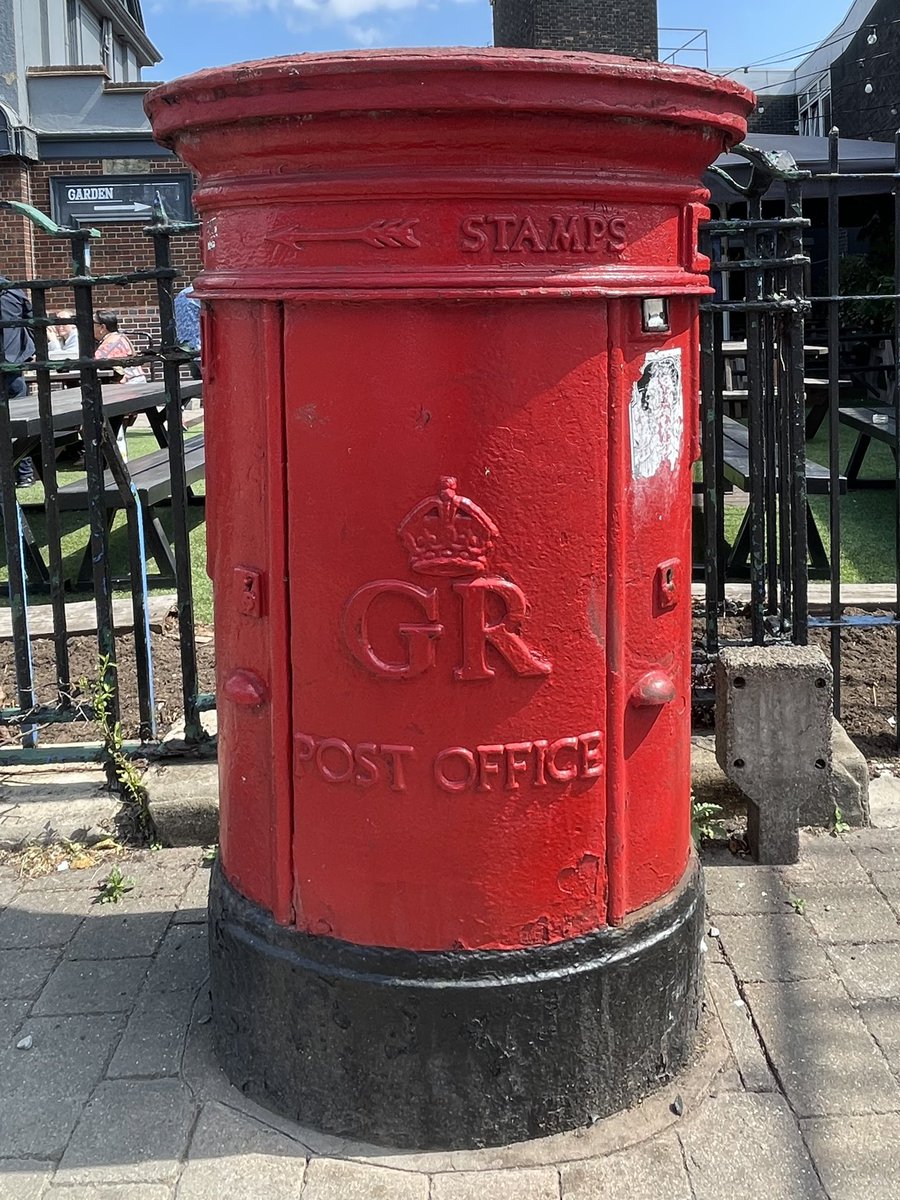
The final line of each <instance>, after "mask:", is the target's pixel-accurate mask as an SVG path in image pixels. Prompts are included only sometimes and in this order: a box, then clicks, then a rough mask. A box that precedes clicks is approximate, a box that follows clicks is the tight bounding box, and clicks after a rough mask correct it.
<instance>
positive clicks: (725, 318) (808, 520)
mask: <svg viewBox="0 0 900 1200" xmlns="http://www.w3.org/2000/svg"><path fill="white" fill-rule="evenodd" d="M829 146H830V162H829V168H828V170H827V171H826V172H824V173H820V174H810V173H808V172H802V171H798V170H797V169H796V167H795V166H794V164H793V163H792V161H791V160H790V159H789V158H787V157H786V156H785V155H783V154H779V155H765V154H761V153H760V152H758V151H755V150H753V149H752V148H749V147H741V148H740V149H739V153H741V154H742V155H743V156H744V157H745V158H746V159H747V160H749V162H750V163H751V164H752V170H751V172H750V175H749V180H748V181H747V182H744V183H738V182H736V181H735V179H734V178H733V177H731V176H729V175H726V174H725V173H724V172H722V171H717V172H716V174H717V175H718V177H719V179H720V181H722V182H723V183H724V184H725V185H727V187H728V189H729V191H730V192H731V193H732V194H733V196H734V198H735V201H736V202H739V203H740V204H741V205H742V208H741V211H740V212H739V214H735V213H734V211H733V209H732V208H731V206H730V205H727V204H726V205H723V207H724V208H725V210H726V211H725V215H723V216H721V217H720V218H719V219H716V220H712V221H710V222H708V223H707V224H706V226H705V227H704V228H703V230H702V233H701V238H702V245H703V247H704V249H705V252H706V253H707V254H708V255H709V257H710V259H711V260H712V262H711V274H712V279H713V283H714V285H715V290H716V294H715V296H714V297H712V298H710V299H709V300H708V301H706V302H704V304H703V305H702V311H701V352H702V357H701V361H702V379H701V392H702V398H701V404H702V429H703V458H702V483H698V484H697V485H695V487H696V489H697V491H698V493H699V495H700V497H701V502H702V520H701V521H700V522H698V523H697V524H696V525H695V578H696V579H698V580H702V582H703V585H704V586H703V600H702V604H701V608H702V621H701V625H702V629H701V631H700V634H699V636H698V637H697V638H696V639H695V656H696V659H697V661H698V665H699V668H700V669H698V670H697V671H696V672H695V678H696V679H697V680H698V681H699V687H698V689H697V694H696V695H695V702H697V703H699V704H700V706H701V707H702V705H703V704H709V703H711V702H712V699H713V695H712V692H711V690H710V687H709V681H710V675H709V672H708V671H707V672H704V670H703V669H702V668H703V665H704V664H709V663H711V662H712V661H713V660H714V659H715V657H716V656H717V654H718V652H719V649H720V648H721V646H722V645H723V644H725V643H726V642H734V641H745V642H751V643H754V644H759V645H761V644H765V643H767V642H773V641H791V642H794V643H796V644H800V645H802V644H805V643H806V642H807V640H808V639H809V637H810V634H811V632H813V633H814V632H815V631H817V630H826V631H827V640H828V648H829V649H830V655H831V660H832V665H833V667H834V674H835V686H834V699H835V712H836V715H838V716H840V713H841V674H842V638H843V636H844V635H845V634H846V632H847V630H848V629H851V628H852V630H853V631H854V635H859V634H860V633H861V632H864V631H866V630H875V629H877V628H879V627H884V626H891V627H896V628H897V634H898V649H900V619H898V614H900V608H898V600H897V598H898V595H900V592H898V584H900V537H898V531H900V455H898V452H897V431H898V430H900V393H898V387H897V345H898V339H897V330H898V328H900V186H898V184H900V135H898V139H897V147H896V152H895V166H894V170H893V171H891V172H887V173H881V174H878V173H874V174H866V175H860V174H853V173H846V172H843V171H842V170H841V165H840V158H839V146H840V143H839V136H838V132H837V130H834V131H832V133H831V135H830V141H829ZM850 181H855V182H856V183H862V184H865V185H866V186H868V187H871V186H872V185H873V184H875V185H877V182H878V181H881V183H882V184H883V185H884V189H885V192H887V193H890V192H892V193H893V198H892V201H891V203H892V206H893V219H892V224H893V227H894V228H893V230H892V231H889V232H892V235H893V257H894V263H893V268H894V279H893V281H892V282H893V288H892V289H891V288H884V289H883V290H881V291H878V292H874V291H863V292H847V291H846V289H845V290H844V291H843V292H842V288H841V275H842V272H841V264H842V258H843V256H844V254H845V241H844V239H843V227H842V222H841V211H842V210H841V203H842V200H841V196H842V188H843V187H844V186H845V185H846V184H847V183H848V182H850ZM813 184H815V185H816V192H817V194H818V193H820V192H821V190H822V187H823V185H824V188H825V194H826V197H827V205H826V208H827V218H826V221H827V227H826V228H824V229H820V230H819V231H818V233H815V234H814V230H813V222H812V221H811V219H810V218H809V215H808V211H805V206H804V191H805V190H807V189H810V190H811V185H813ZM806 207H807V209H808V208H809V207H811V206H806ZM776 210H777V211H776ZM819 215H820V214H819ZM814 242H815V243H816V244H819V243H821V242H824V244H825V245H826V246H827V252H826V261H825V262H824V263H820V262H815V263H814V262H813V261H811V256H810V253H809V247H810V246H811V245H813V244H814ZM823 266H824V267H825V270H824V271H823V270H822V269H821V268H822V267H823ZM882 282H884V281H883V280H882ZM861 304H862V305H874V306H876V308H877V307H880V308H881V309H882V311H883V310H884V309H885V308H887V309H889V310H890V320H889V321H885V320H882V321H880V325H881V326H882V335H881V338H880V339H879V338H875V339H874V340H875V342H878V341H879V340H880V341H881V342H882V343H883V345H885V346H886V347H887V351H886V357H887V361H884V362H882V363H880V364H878V365H875V366H873V365H872V364H871V363H869V364H866V363H864V364H863V365H862V366H860V364H859V363H858V362H856V361H855V360H854V358H853V352H854V351H856V352H858V351H859V348H860V346H861V345H863V346H865V345H866V339H867V338H868V337H869V335H868V334H866V333H865V331H860V330H855V329H854V328H853V321H852V320H850V319H849V314H850V313H851V311H852V310H851V306H855V309H856V310H858V308H859V306H860V305H861ZM810 329H811V330H813V337H814V339H815V340H818V341H819V342H824V344H822V345H818V346H815V345H814V346H805V341H806V338H805V333H806V332H807V331H808V330H810ZM823 334H824V337H823V336H822V335H823ZM871 340H872V339H871V338H870V341H871ZM811 353H813V354H817V355H818V356H819V357H818V358H817V360H816V362H815V363H814V364H811V363H810V357H809V356H810V354H811ZM736 369H739V371H740V376H741V377H740V380H739V382H738V384H737V385H736V384H735V380H734V375H735V372H736ZM873 381H875V382H877V385H878V386H874V382H873ZM850 427H853V428H854V429H855V430H856V431H857V433H858V435H859V436H858V441H857V445H856V449H855V450H854V452H853V453H852V454H851V455H850V456H849V459H847V454H846V432H847V429H848V428H850ZM820 429H821V430H824V431H825V432H826V434H827V453H825V454H822V453H821V452H817V457H820V458H821V459H822V461H814V460H813V459H812V458H811V457H810V455H809V453H808V451H807V434H808V435H809V436H810V437H812V436H813V435H815V434H817V433H818V431H819V430H820ZM842 430H843V431H844V433H845V440H844V444H843V446H842V440H841V432H842ZM867 433H868V434H870V435H872V436H874V437H876V438H880V440H882V441H883V442H886V443H888V444H889V445H890V446H891V449H892V450H893V452H894V453H893V463H894V471H893V474H892V478H891V479H887V480H880V481H878V485H881V486H889V487H891V488H893V493H894V501H893V514H894V515H893V522H892V524H893V528H892V530H889V531H888V532H889V533H890V534H891V536H892V537H893V539H894V544H895V547H896V549H895V566H894V579H893V585H892V597H891V599H890V603H889V605H888V606H887V607H889V608H890V609H891V610H892V611H891V612H889V613H884V612H875V611H865V606H864V611H862V612H853V613H852V614H848V613H847V612H846V610H847V608H848V600H847V596H848V594H849V593H848V591H847V586H846V580H844V579H842V562H843V558H842V551H843V544H842V498H843V497H845V496H846V494H847V492H848V489H852V488H854V487H857V486H867V485H868V486H875V484H874V483H873V482H872V481H868V483H867V481H864V480H860V479H859V478H858V471H859V466H860V463H861V461H862V457H863V456H864V454H865V452H866V448H867V446H868V445H869V441H870V440H871V437H869V438H867ZM845 459H847V461H845ZM733 490H734V491H736V492H737V494H738V497H739V499H740V501H741V502H742V504H745V505H746V507H745V510H744V514H743V519H742V521H741V526H740V529H739V531H738V532H737V534H736V535H734V533H733V532H732V536H731V538H730V539H728V538H726V519H725V510H726V508H727V505H728V501H729V495H730V493H731V492H732V491H733ZM742 492H743V493H746V494H745V495H740V493H742ZM815 495H818V496H822V497H827V521H826V522H825V525H826V536H825V537H824V538H823V537H822V535H821V533H820V529H819V525H818V524H817V522H816V520H815V519H814V515H813V511H812V509H811V506H810V496H815ZM819 511H820V514H821V510H819ZM732 525H733V522H732ZM826 542H827V545H826ZM810 580H814V581H815V580H820V581H823V585H824V586H826V587H827V599H826V598H825V597H823V596H822V595H821V594H817V596H816V602H815V603H814V604H812V605H811V603H810V588H809V581H810ZM880 595H881V597H882V600H881V602H880V607H884V603H883V597H884V591H883V589H882V591H881V593H880ZM870 607H871V606H870ZM736 611H740V613H741V615H742V616H743V617H744V618H745V619H744V620H743V622H737V623H736V622H735V621H734V619H733V618H734V616H735V612H736ZM897 684H898V695H900V654H898V658H897Z"/></svg>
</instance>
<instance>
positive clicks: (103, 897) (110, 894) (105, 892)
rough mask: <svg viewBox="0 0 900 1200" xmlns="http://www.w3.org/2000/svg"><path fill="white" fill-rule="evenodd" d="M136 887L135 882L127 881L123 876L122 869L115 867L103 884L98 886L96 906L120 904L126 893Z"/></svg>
mask: <svg viewBox="0 0 900 1200" xmlns="http://www.w3.org/2000/svg"><path fill="white" fill-rule="evenodd" d="M133 887H134V880H133V879H127V878H126V877H125V876H124V875H123V874H122V868H121V867H113V869H112V870H111V871H110V873H109V874H108V875H107V877H106V878H105V879H104V880H103V882H102V883H100V884H99V885H98V888H99V890H98V892H97V897H96V899H95V900H94V903H95V904H118V903H119V901H120V900H121V899H122V897H123V896H124V895H125V893H126V892H130V891H131V890H132V888H133Z"/></svg>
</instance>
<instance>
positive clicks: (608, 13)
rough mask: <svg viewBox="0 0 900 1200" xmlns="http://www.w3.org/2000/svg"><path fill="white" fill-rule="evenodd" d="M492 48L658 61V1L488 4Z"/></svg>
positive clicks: (509, 0)
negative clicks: (585, 52) (580, 52)
mask: <svg viewBox="0 0 900 1200" xmlns="http://www.w3.org/2000/svg"><path fill="white" fill-rule="evenodd" d="M491 3H492V4H493V7H494V45H495V46H521V47H527V48H531V49H539V50H590V51H592V52H593V53H595V54H624V55H627V56H628V57H629V58H647V59H656V58H658V57H659V34H658V23H657V15H656V0H491Z"/></svg>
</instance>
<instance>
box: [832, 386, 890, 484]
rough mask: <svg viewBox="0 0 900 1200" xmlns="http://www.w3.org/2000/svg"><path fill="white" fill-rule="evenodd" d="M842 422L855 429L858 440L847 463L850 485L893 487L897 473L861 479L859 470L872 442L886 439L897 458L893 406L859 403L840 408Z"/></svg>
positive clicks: (887, 444) (885, 442) (839, 414)
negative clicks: (884, 477) (857, 406)
mask: <svg viewBox="0 0 900 1200" xmlns="http://www.w3.org/2000/svg"><path fill="white" fill-rule="evenodd" d="M838 416H839V419H840V422H841V424H842V425H846V426H847V427H848V428H849V429H853V430H854V431H855V432H856V444H855V445H854V447H853V451H852V453H851V454H850V459H849V461H848V463H847V486H848V487H854V488H885V487H894V485H895V483H896V477H895V476H892V477H891V478H890V479H860V478H859V472H860V470H861V469H862V465H863V461H864V460H865V457H866V454H867V453H868V450H869V446H870V445H871V444H872V442H883V443H884V444H885V445H886V446H889V447H890V449H891V452H892V453H893V455H894V459H895V461H896V458H897V420H896V415H895V413H894V410H893V409H892V408H884V407H878V406H875V407H865V406H864V407H860V408H842V409H840V410H839V412H838Z"/></svg>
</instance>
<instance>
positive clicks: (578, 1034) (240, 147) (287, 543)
mask: <svg viewBox="0 0 900 1200" xmlns="http://www.w3.org/2000/svg"><path fill="white" fill-rule="evenodd" d="M749 106H750V97H749V93H747V92H746V91H744V90H743V89H741V88H739V87H738V86H737V85H735V84H732V83H730V82H728V81H721V80H716V79H713V78H712V77H710V76H707V75H705V74H703V73H699V72H691V71H687V70H682V69H675V68H664V67H661V66H659V65H658V64H646V63H637V62H632V61H629V60H622V59H609V58H603V57H599V56H591V55H574V54H551V53H539V52H534V53H532V52H513V53H510V52H508V51H450V52H445V51H440V52H436V51H409V52H396V53H392V52H391V53H348V54H335V55H310V56H303V57H297V58H284V59H275V60H271V61H267V62H260V63H251V64H246V65H243V66H239V67H234V68H229V69H223V70H211V71H205V72H201V73H200V74H197V75H194V76H192V77H190V78H188V79H186V80H181V81H178V82H176V83H173V84H169V85H166V86H165V87H162V88H160V89H157V90H156V91H155V92H153V93H152V94H151V96H150V97H149V99H148V112H149V113H150V116H151V118H152V121H153V125H154V130H155V132H156V135H157V137H158V138H159V140H160V141H161V142H163V143H164V144H166V145H170V146H173V147H174V148H175V149H176V150H177V152H178V153H179V154H180V155H181V157H182V158H184V159H185V160H186V161H187V162H188V163H190V164H191V165H192V166H193V167H194V168H195V169H196V170H197V172H198V173H199V176H200V181H201V183H200V187H199V190H198V191H197V193H196V196H195V200H196V204H197V208H198V210H199V211H200V213H201V214H202V219H203V247H204V254H205V269H204V272H203V274H202V276H201V278H200V280H199V281H198V283H197V293H198V295H200V296H202V298H203V300H204V302H205V308H206V315H205V326H204V359H205V364H206V366H205V372H206V375H205V385H204V386H205V395H206V404H207V443H208V453H209V481H208V498H207V515H208V523H209V524H208V532H209V552H208V558H209V562H208V565H209V571H210V574H211V576H212V579H213V581H214V586H215V602H216V648H217V663H218V667H217V669H218V694H219V731H220V735H219V736H220V761H221V771H220V774H221V821H222V831H221V870H220V871H219V872H218V873H217V876H216V879H215V880H214V885H213V894H212V900H211V946H212V989H213V1006H214V1021H215V1024H216V1031H217V1038H218V1045H219V1049H220V1054H221V1056H222V1058H223V1061H224V1064H225V1066H226V1069H227V1070H228V1072H229V1074H230V1076H231V1078H232V1079H233V1080H234V1081H235V1083H237V1084H238V1085H239V1086H241V1087H243V1088H245V1089H246V1090H247V1091H249V1092H251V1093H253V1094H254V1095H256V1096H258V1097H260V1098H261V1099H263V1100H264V1101H265V1102H267V1103H269V1104H271V1105H273V1106H275V1107H277V1108H279V1109H281V1110H283V1111H285V1112H287V1113H290V1114H291V1115H293V1116H295V1117H297V1118H298V1119H299V1120H301V1121H303V1122H306V1123H308V1124H311V1125H314V1126H317V1127H319V1128H324V1129H328V1130H332V1131H335V1132H340V1133H350V1134H352V1135H354V1136H356V1137H360V1138H368V1139H374V1140H378V1141H384V1142H390V1143H394V1144H398V1145H406V1146H436V1145H437V1146H440V1145H443V1146H464V1145H478V1144H484V1143H497V1142H503V1141H509V1140H515V1139H521V1138H525V1137H529V1136H537V1135H539V1134H542V1133H550V1132H555V1131H558V1130H560V1129H565V1128H571V1127H574V1126H577V1125H579V1124H583V1123H586V1122H587V1121H589V1120H590V1119H591V1117H592V1116H593V1117H596V1115H597V1114H598V1113H600V1114H602V1113H607V1112H610V1111H613V1110H614V1109H616V1108H618V1107H621V1106H623V1105H625V1104H627V1103H629V1102H630V1101H632V1100H634V1099H635V1098H636V1097H638V1096H640V1095H641V1094H642V1093H644V1092H645V1091H646V1090H647V1089H649V1088H650V1087H651V1086H653V1085H654V1084H655V1083H656V1082H657V1081H660V1080H662V1079H665V1078H667V1077H668V1076H669V1075H671V1074H672V1073H673V1072H674V1070H676V1069H677V1067H678V1066H679V1065H680V1064H681V1063H683V1061H684V1060H685V1058H686V1057H687V1055H688V1054H689V1052H690V1048H691V1044H692V1035H693V1031H694V1029H695V1026H696V1022H697V1012H698V987H699V984H698V973H699V947H700V940H701V932H702V930H701V924H702V902H701V899H702V897H701V889H700V884H699V871H698V868H697V864H696V861H695V859H694V857H693V856H692V853H691V833H690V801H689V790H690V740H689V715H690V670H689V666H690V615H691V605H690V584H691V552H690V495H691V482H690V481H691V465H692V463H693V461H694V460H695V458H696V456H697V444H698V421H697V413H698V409H697V380H698V344H697V342H698V339H697V306H698V300H699V296H700V295H701V294H702V293H704V292H705V291H706V290H707V289H708V282H707V278H706V275H705V274H704V271H705V268H706V266H707V265H708V264H707V263H706V262H705V261H703V260H701V259H700V258H698V254H697V248H696V246H697V225H698V221H699V220H700V219H701V218H702V217H703V215H704V213H705V209H704V200H705V196H706V193H705V192H704V191H703V190H702V188H701V187H700V185H699V179H700V176H701V174H702V172H703V170H704V169H705V168H706V166H707V165H708V164H709V163H710V162H711V161H712V160H713V159H714V158H715V157H716V156H717V155H718V154H719V153H720V152H721V151H722V150H723V149H725V148H727V147H728V146H730V145H731V144H733V143H734V142H736V141H739V140H740V138H741V136H742V134H743V132H744V129H745V123H744V122H745V116H746V113H747V111H748V109H749Z"/></svg>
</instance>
